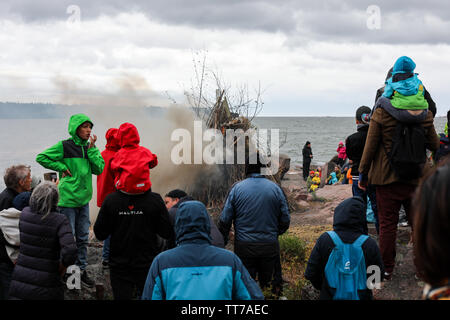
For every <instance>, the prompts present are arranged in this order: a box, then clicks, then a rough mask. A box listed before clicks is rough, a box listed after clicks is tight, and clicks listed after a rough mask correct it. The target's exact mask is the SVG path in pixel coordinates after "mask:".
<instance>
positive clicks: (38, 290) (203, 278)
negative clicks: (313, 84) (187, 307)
mask: <svg viewBox="0 0 450 320" xmlns="http://www.w3.org/2000/svg"><path fill="white" fill-rule="evenodd" d="M414 68H415V64H414V62H413V61H412V60H411V59H410V58H408V57H401V58H399V59H398V60H397V61H396V63H395V65H394V67H393V68H392V70H390V71H389V74H388V78H387V81H386V86H385V87H384V88H382V89H380V90H378V91H377V99H376V104H375V107H374V108H373V109H370V108H368V107H366V106H362V107H360V108H358V109H357V110H356V118H355V119H356V125H357V132H355V133H354V134H352V135H351V136H349V137H348V138H347V139H346V141H345V144H344V143H343V142H340V143H339V146H338V149H337V152H338V160H337V163H336V165H335V167H334V171H333V172H331V173H330V175H329V177H326V179H325V183H327V184H336V183H340V182H344V181H345V180H346V179H348V180H349V183H351V184H352V192H353V197H351V198H349V199H346V200H345V201H343V202H342V203H341V204H339V205H338V206H337V207H336V209H335V211H334V221H333V230H330V231H328V232H325V233H324V234H322V235H321V236H320V237H319V238H318V240H317V242H316V244H315V246H314V248H313V250H312V253H311V255H310V257H309V260H308V264H307V268H306V271H305V277H306V278H307V279H308V280H310V281H311V283H312V284H313V286H314V287H315V288H316V289H318V290H320V298H321V299H372V290H371V289H372V288H369V287H368V285H367V282H366V280H367V279H368V278H369V277H370V275H371V273H370V272H369V267H371V268H372V267H375V268H377V269H378V270H379V271H380V277H379V280H380V281H382V280H390V279H391V278H392V277H393V276H394V275H395V274H394V267H395V256H396V234H397V223H398V219H399V211H400V209H401V207H403V208H404V210H405V212H406V217H407V219H408V221H409V222H410V226H411V228H412V230H413V231H412V236H411V242H412V243H413V244H414V252H415V258H416V260H415V263H416V266H417V275H416V276H417V277H420V278H421V279H423V280H424V281H426V283H427V286H426V288H425V291H424V298H426V299H445V298H447V299H448V298H449V297H450V293H449V291H450V289H449V288H450V287H449V279H450V273H449V272H450V260H449V255H448V252H449V247H448V246H449V244H450V241H449V240H450V239H449V235H450V211H449V206H448V201H447V200H448V198H449V193H450V189H449V181H450V164H449V161H448V160H447V158H448V157H447V155H448V133H447V132H446V133H445V134H444V135H441V136H438V135H437V134H436V131H435V128H434V125H433V119H434V115H435V114H436V106H435V104H434V102H433V101H432V99H431V96H430V94H429V93H428V91H426V90H425V88H424V86H423V84H422V82H421V81H420V80H419V79H418V78H417V75H416V74H415V73H414ZM448 116H449V114H448ZM92 128H93V122H92V121H91V119H90V118H89V117H87V116H86V115H84V114H76V115H73V116H72V117H71V118H70V120H69V125H68V131H69V134H70V138H68V139H66V140H62V141H59V142H58V143H56V144H55V145H53V146H51V147H49V148H47V149H46V150H44V151H43V152H41V153H39V154H38V155H37V156H36V161H37V163H39V164H40V165H42V166H43V167H45V168H47V169H50V170H53V171H56V172H57V173H59V178H58V179H57V180H52V181H44V182H40V181H38V180H39V179H38V180H33V179H32V176H31V169H30V167H29V166H26V165H14V166H11V167H10V168H8V169H7V170H6V172H5V174H4V181H5V185H6V189H5V190H4V191H3V192H2V193H1V194H0V227H1V232H0V299H1V300H5V299H25V300H31V299H64V290H65V286H66V284H67V281H68V280H69V275H70V274H71V273H68V272H67V269H68V268H69V267H73V266H75V267H76V268H78V269H79V270H80V282H81V284H82V285H84V286H87V287H93V286H94V285H95V281H94V280H93V279H92V278H91V277H90V276H89V274H88V271H87V268H86V267H87V265H88V259H87V255H88V251H87V248H88V244H89V230H90V226H91V223H90V219H89V218H90V215H89V202H90V201H91V199H92V194H93V193H92V175H96V176H97V206H98V207H99V208H100V211H99V214H98V217H97V219H96V221H95V223H94V225H93V231H94V234H95V236H96V238H97V239H98V240H100V241H104V244H103V253H102V264H103V266H104V267H105V268H109V270H110V272H109V275H110V280H111V287H112V291H113V296H114V299H116V300H129V299H143V300H180V299H181V300H194V299H195V300H214V299H220V300H260V299H264V295H263V290H264V289H266V288H268V287H272V291H273V292H276V293H278V294H279V293H280V291H281V289H282V267H281V261H280V246H279V239H278V238H279V236H280V235H282V234H284V233H285V232H286V231H287V230H288V229H289V226H290V212H289V205H288V202H287V197H286V195H285V194H284V192H283V190H282V188H281V187H280V186H279V185H278V184H276V183H275V182H272V181H271V180H270V179H266V178H265V177H264V176H263V175H261V173H260V172H261V168H262V167H263V165H262V164H261V162H259V160H260V159H259V157H258V156H257V157H256V158H257V159H258V162H257V163H256V164H251V163H246V165H245V174H246V178H245V179H244V180H242V181H238V182H236V183H235V184H234V185H233V186H232V187H231V189H230V190H229V192H228V195H227V197H226V200H225V203H224V206H223V210H222V212H221V214H220V217H219V219H218V223H217V225H216V223H215V221H214V219H212V217H211V215H210V214H209V213H208V210H207V208H206V207H205V204H203V203H202V202H200V201H197V200H196V199H193V198H192V197H191V196H189V195H188V194H187V193H186V192H185V191H183V190H180V189H175V190H172V191H170V192H168V193H167V194H165V196H164V199H163V197H162V196H161V195H160V194H158V193H156V192H153V191H152V183H151V180H150V172H151V170H152V169H153V168H155V167H156V166H157V165H158V158H157V155H155V154H154V153H152V152H151V151H150V150H149V149H147V148H146V147H143V146H141V145H140V136H139V133H138V129H137V128H136V126H134V125H133V124H131V123H128V122H126V123H123V124H121V125H120V127H119V128H110V129H109V130H108V131H107V132H106V135H105V138H106V141H107V143H106V146H105V150H104V151H103V152H100V150H99V149H98V148H97V147H96V146H95V143H96V141H97V137H96V136H95V135H92V134H91V133H92ZM426 150H430V151H431V152H433V157H434V158H433V161H432V165H430V163H431V162H430V161H429V159H428V158H427V154H426ZM436 155H437V156H436ZM303 157H304V167H303V178H304V179H305V181H307V185H308V189H309V190H310V191H315V190H317V188H318V187H319V186H320V183H321V178H322V170H321V169H320V168H319V169H318V170H317V171H314V170H310V164H311V160H312V158H313V154H312V149H311V143H310V142H309V141H308V142H306V144H305V147H304V149H303ZM249 158H253V157H249ZM324 178H325V177H324ZM368 202H370V204H371V208H372V210H373V212H374V216H375V217H376V229H377V233H378V238H379V240H378V243H377V241H375V240H374V239H373V238H371V237H370V236H369V235H368V226H367V220H366V208H367V205H368ZM231 239H232V241H233V245H234V246H233V248H234V249H233V251H234V252H232V251H230V250H227V249H225V246H226V245H227V244H228V242H229V241H230V240H231ZM75 290H76V289H75Z"/></svg>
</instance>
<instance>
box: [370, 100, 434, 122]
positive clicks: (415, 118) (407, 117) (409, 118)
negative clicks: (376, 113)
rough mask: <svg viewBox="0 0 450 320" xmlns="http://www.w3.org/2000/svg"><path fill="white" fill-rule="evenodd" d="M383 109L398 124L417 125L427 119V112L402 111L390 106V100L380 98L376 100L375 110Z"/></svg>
mask: <svg viewBox="0 0 450 320" xmlns="http://www.w3.org/2000/svg"><path fill="white" fill-rule="evenodd" d="M376 108H383V109H384V110H386V112H387V113H389V114H390V115H391V116H392V117H394V118H395V119H396V120H398V121H400V122H405V123H418V122H422V121H424V120H425V119H426V118H427V115H428V110H403V109H397V108H395V107H394V106H393V105H392V104H391V100H389V99H388V98H386V97H380V98H379V99H378V100H377V103H376V105H375V108H374V110H375V109H376Z"/></svg>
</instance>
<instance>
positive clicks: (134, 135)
mask: <svg viewBox="0 0 450 320" xmlns="http://www.w3.org/2000/svg"><path fill="white" fill-rule="evenodd" d="M118 137H119V140H120V143H119V144H120V147H121V148H124V147H137V146H138V145H139V142H140V141H141V139H140V137H139V133H138V130H137V128H136V126H135V125H134V124H132V123H128V122H125V123H122V124H121V125H120V127H119V132H118Z"/></svg>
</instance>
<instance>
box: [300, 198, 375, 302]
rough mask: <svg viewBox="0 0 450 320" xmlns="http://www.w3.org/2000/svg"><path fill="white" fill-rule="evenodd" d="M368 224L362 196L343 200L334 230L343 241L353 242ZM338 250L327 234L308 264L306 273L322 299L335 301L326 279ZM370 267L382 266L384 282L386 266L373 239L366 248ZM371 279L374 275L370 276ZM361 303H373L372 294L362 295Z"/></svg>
mask: <svg viewBox="0 0 450 320" xmlns="http://www.w3.org/2000/svg"><path fill="white" fill-rule="evenodd" d="M365 224H366V205H365V203H364V202H363V200H362V198H360V197H353V198H349V199H347V200H345V201H343V202H342V203H341V204H339V205H338V206H337V207H336V209H335V211H334V222H333V229H334V231H335V232H336V233H337V234H338V235H339V237H340V238H341V240H342V242H344V243H353V242H354V241H355V240H356V239H357V238H358V237H359V236H360V235H361V234H367V232H364V229H365V228H364V225H365ZM334 247H335V245H334V242H333V240H331V238H330V236H329V235H328V233H326V232H325V233H323V234H322V235H321V236H320V237H319V239H317V242H316V245H315V246H314V248H313V250H312V252H311V256H310V257H309V261H308V265H307V267H306V271H305V278H306V279H308V280H309V281H311V283H312V284H313V286H314V287H315V288H316V289H318V290H320V299H321V300H331V299H333V296H334V294H335V292H336V290H335V289H334V288H331V287H330V286H329V285H328V282H327V280H326V277H325V266H326V264H327V262H328V258H329V256H330V254H331V251H332V250H333V248H334ZM362 250H363V253H364V258H365V262H366V268H367V267H369V266H371V265H377V266H379V267H380V271H381V279H383V274H384V266H383V261H382V259H381V253H380V249H379V248H378V245H377V243H376V242H375V240H373V239H372V238H370V237H369V238H368V239H367V240H366V241H365V242H364V243H363V245H362ZM367 276H370V274H368V275H367ZM358 294H359V298H360V300H371V299H372V291H371V290H369V289H366V290H361V291H359V292H358Z"/></svg>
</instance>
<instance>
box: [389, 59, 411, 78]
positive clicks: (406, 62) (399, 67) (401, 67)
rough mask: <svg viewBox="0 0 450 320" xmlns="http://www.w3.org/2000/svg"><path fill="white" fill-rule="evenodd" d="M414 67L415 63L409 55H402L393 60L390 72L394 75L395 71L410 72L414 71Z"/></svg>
mask: <svg viewBox="0 0 450 320" xmlns="http://www.w3.org/2000/svg"><path fill="white" fill-rule="evenodd" d="M415 68H416V63H415V62H414V61H413V60H412V59H411V58H410V57H407V56H403V57H400V58H398V59H397V61H395V64H394V68H393V71H392V74H393V75H394V74H397V73H411V72H414V69H415Z"/></svg>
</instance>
